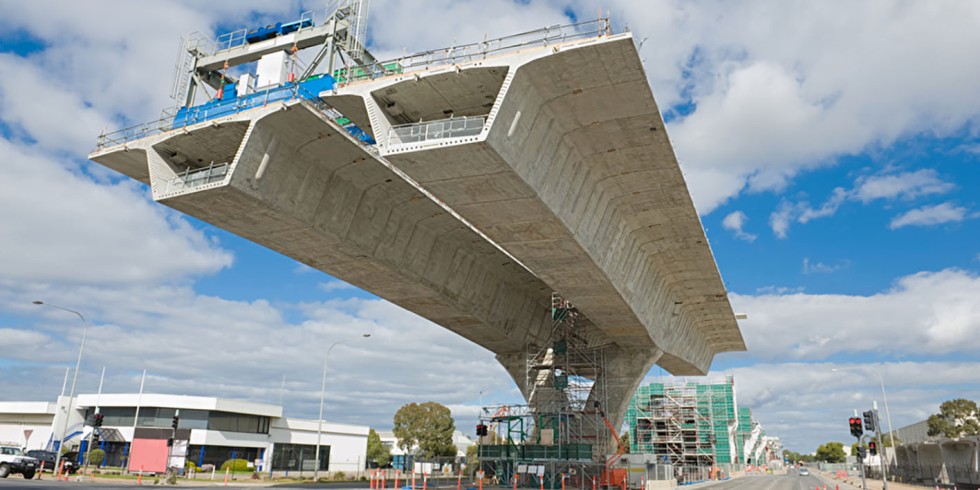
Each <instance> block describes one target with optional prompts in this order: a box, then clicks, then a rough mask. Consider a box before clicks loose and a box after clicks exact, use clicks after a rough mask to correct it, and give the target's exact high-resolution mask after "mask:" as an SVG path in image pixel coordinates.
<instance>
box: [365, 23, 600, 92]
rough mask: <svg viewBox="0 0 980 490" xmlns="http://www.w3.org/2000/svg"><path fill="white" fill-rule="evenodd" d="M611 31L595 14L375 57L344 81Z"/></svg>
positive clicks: (372, 77)
mask: <svg viewBox="0 0 980 490" xmlns="http://www.w3.org/2000/svg"><path fill="white" fill-rule="evenodd" d="M611 33H612V28H611V26H610V23H609V19H608V18H599V19H596V20H589V21H584V22H578V23H575V24H566V25H553V26H549V27H544V28H541V29H536V30H533V31H528V32H523V33H521V34H514V35H511V36H506V37H500V38H497V39H491V40H488V41H483V42H479V43H471V44H462V45H459V46H452V47H449V48H443V49H437V50H432V51H423V52H421V53H415V54H411V55H408V56H403V57H401V58H395V59H391V60H387V61H379V62H377V63H372V64H369V65H358V66H351V67H348V69H347V73H350V76H349V77H348V78H347V80H346V82H347V83H350V82H356V81H360V80H369V79H374V78H379V77H384V76H389V75H397V74H399V73H401V72H403V71H405V70H409V69H412V68H418V67H432V66H439V65H454V64H457V63H465V62H468V61H473V60H479V59H484V58H486V57H488V56H491V55H498V54H503V53H507V52H511V51H519V50H521V49H525V48H529V47H535V46H548V45H551V44H558V43H563V42H566V41H570V40H573V39H581V38H588V37H596V36H602V35H608V34H611Z"/></svg>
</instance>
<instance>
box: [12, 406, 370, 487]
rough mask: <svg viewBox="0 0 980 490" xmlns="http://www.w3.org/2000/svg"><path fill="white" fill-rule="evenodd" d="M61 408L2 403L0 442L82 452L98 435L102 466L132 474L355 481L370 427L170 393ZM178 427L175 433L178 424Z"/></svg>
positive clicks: (275, 407)
mask: <svg viewBox="0 0 980 490" xmlns="http://www.w3.org/2000/svg"><path fill="white" fill-rule="evenodd" d="M70 401H71V403H70V407H71V409H70V415H69V417H68V418H67V420H66V418H65V417H64V416H63V414H64V413H66V411H68V410H67V409H68V406H69V398H68V397H60V398H59V400H58V402H57V403H49V402H0V441H4V442H7V443H11V444H16V445H19V446H21V447H24V448H27V449H28V450H30V449H48V450H57V449H58V447H59V445H60V439H61V435H62V434H66V437H65V446H66V447H68V448H70V449H74V450H78V452H79V453H84V451H85V449H86V448H87V444H88V441H89V440H90V438H91V437H92V435H93V427H92V425H93V423H94V421H95V417H94V415H95V413H99V414H100V415H101V417H100V420H101V427H99V428H98V429H96V430H95V431H94V432H95V434H96V435H97V436H98V438H97V439H98V442H97V445H98V447H100V448H101V449H103V450H104V451H105V452H106V458H105V460H104V461H103V463H104V464H106V465H109V466H121V467H127V468H128V469H130V470H131V471H138V470H140V468H141V467H142V469H143V470H144V471H148V472H149V471H153V472H157V471H163V470H164V469H165V468H166V466H167V458H168V457H169V458H170V464H171V465H172V466H177V467H181V468H183V467H184V466H185V465H186V464H187V463H188V462H191V463H194V465H195V466H197V467H202V466H205V465H209V464H210V465H215V466H220V465H221V463H223V462H224V461H227V460H229V459H243V460H246V461H248V462H249V464H250V465H251V466H253V467H254V468H255V470H256V471H259V472H277V473H278V472H303V471H310V472H312V471H314V470H317V463H316V462H317V458H316V453H317V451H316V442H317V437H318V433H319V437H320V451H319V453H320V454H319V459H320V465H319V471H325V472H340V471H343V472H345V473H347V474H349V475H350V474H353V475H357V474H359V473H360V472H361V471H363V469H364V465H365V455H366V453H367V434H368V427H366V426H355V425H346V424H337V423H332V422H326V421H323V422H320V423H318V421H316V420H302V419H295V418H286V417H283V416H282V407H281V406H278V405H270V404H264V403H252V402H244V401H239V400H229V399H223V398H214V397H201V396H181V395H166V394H147V393H144V394H108V395H107V394H103V395H94V394H81V395H78V396H77V397H76V398H75V399H73V400H70ZM175 422H176V424H177V428H176V430H174V428H173V425H174V423H175Z"/></svg>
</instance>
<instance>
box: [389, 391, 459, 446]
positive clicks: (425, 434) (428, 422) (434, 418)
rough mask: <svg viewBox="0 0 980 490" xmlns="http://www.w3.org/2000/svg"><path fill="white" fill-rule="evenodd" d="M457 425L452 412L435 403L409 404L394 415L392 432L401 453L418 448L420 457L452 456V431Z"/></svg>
mask: <svg viewBox="0 0 980 490" xmlns="http://www.w3.org/2000/svg"><path fill="white" fill-rule="evenodd" d="M455 430H456V424H455V422H453V416H452V413H451V412H450V411H449V409H448V408H446V407H445V406H443V405H441V404H439V403H436V402H425V403H422V404H418V403H409V404H408V405H404V406H402V407H401V408H399V409H398V411H397V412H395V427H394V428H393V429H392V432H394V433H395V437H397V438H398V445H399V447H401V448H402V449H404V450H406V451H407V450H410V449H411V448H413V447H416V446H417V447H418V451H417V455H418V456H420V457H422V458H434V457H439V456H455V455H456V445H455V444H453V431H455Z"/></svg>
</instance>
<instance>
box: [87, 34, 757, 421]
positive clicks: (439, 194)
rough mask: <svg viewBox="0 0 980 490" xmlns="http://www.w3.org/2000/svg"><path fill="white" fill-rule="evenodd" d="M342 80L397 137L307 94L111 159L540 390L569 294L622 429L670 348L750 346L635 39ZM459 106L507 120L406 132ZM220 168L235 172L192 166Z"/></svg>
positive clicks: (352, 99)
mask: <svg viewBox="0 0 980 490" xmlns="http://www.w3.org/2000/svg"><path fill="white" fill-rule="evenodd" d="M321 97H322V98H323V99H324V100H325V101H327V102H328V103H332V104H334V107H335V108H336V109H339V110H340V111H341V112H342V113H344V114H345V115H347V116H348V117H349V118H351V119H352V120H353V121H354V122H355V123H357V124H358V125H359V126H361V127H362V128H364V129H366V130H368V131H369V132H371V133H372V134H373V135H374V137H375V138H376V139H377V140H378V144H377V145H375V146H372V147H366V146H365V145H363V144H361V143H360V142H358V141H357V140H355V139H354V138H352V137H351V136H350V135H349V134H347V132H345V131H344V130H343V129H341V128H340V127H339V126H338V125H337V124H336V123H334V122H333V121H332V120H331V119H330V117H328V116H327V115H325V114H324V113H323V112H322V111H321V110H320V109H319V108H317V107H316V106H315V105H314V104H312V103H310V102H307V101H301V100H292V101H288V102H278V103H275V104H270V105H269V106H267V107H262V108H256V109H251V110H247V111H243V112H241V113H239V114H236V115H232V116H226V117H223V118H219V119H215V120H213V121H208V122H204V123H199V124H196V125H193V126H188V127H186V128H179V129H174V130H171V131H167V132H164V133H162V134H158V135H154V136H149V137H145V138H142V139H139V140H137V141H132V142H129V143H127V144H124V145H119V146H115V147H111V148H105V149H101V150H99V151H97V152H95V153H93V154H92V155H91V157H90V158H92V159H93V160H95V161H97V162H99V163H101V164H103V165H105V166H107V167H109V168H112V169H114V170H117V171H119V172H122V173H124V174H126V175H129V176H130V177H132V178H134V179H137V180H140V181H142V182H145V183H148V184H149V185H150V186H151V188H152V192H153V197H154V199H155V200H157V201H159V202H161V203H162V204H165V205H167V206H170V207H172V208H174V209H177V210H179V211H181V212H184V213H186V214H189V215H191V216H194V217H196V218H198V219H201V220H203V221H206V222H208V223H211V224H213V225H215V226H218V227H220V228H223V229H225V230H228V231H230V232H232V233H235V234H238V235H240V236H242V237H244V238H246V239H249V240H251V241H254V242H256V243H259V244H261V245H263V246H266V247H268V248H270V249H273V250H276V251H278V252H280V253H282V254H284V255H287V256H290V257H292V258H294V259H296V260H298V261H300V262H302V263H304V264H307V265H309V266H311V267H314V268H316V269H318V270H321V271H324V272H326V273H328V274H330V275H332V276H334V277H337V278H339V279H341V280H344V281H347V282H349V283H351V284H353V285H355V286H357V287H360V288H362V289H365V290H367V291H371V292H372V293H374V294H376V295H378V296H380V297H382V298H384V299H386V300H388V301H391V302H392V303H395V304H397V305H399V306H401V307H403V308H405V309H407V310H409V311H412V312H415V313H417V314H419V315H421V316H423V317H425V318H427V319H429V320H431V321H433V322H435V323H437V324H439V325H441V326H443V327H445V328H447V329H450V330H452V331H454V332H456V333H458V334H459V335H461V336H463V337H465V338H467V339H469V340H471V341H473V342H476V343H477V344H479V345H481V346H483V347H485V348H487V349H489V350H491V351H493V352H494V353H496V354H497V358H498V360H499V361H500V362H501V363H502V364H503V365H504V367H505V368H506V369H507V371H508V373H510V374H511V376H512V377H513V378H514V380H515V382H517V384H518V386H520V388H521V390H522V392H523V393H524V394H525V396H528V395H529V393H530V392H531V391H532V389H533V388H534V387H533V386H527V382H526V380H527V379H528V375H527V369H528V368H527V352H528V351H529V350H530V349H537V348H541V347H542V346H547V345H549V344H548V343H549V342H550V341H551V339H550V337H551V327H552V320H551V318H550V313H549V307H550V295H551V293H552V292H553V291H556V292H558V293H559V294H561V295H562V296H563V297H564V298H566V299H568V300H570V301H571V302H572V303H573V304H574V305H575V306H576V307H577V308H578V309H579V310H580V311H581V312H582V313H583V314H584V316H585V318H584V319H583V321H582V322H581V324H580V327H579V328H580V332H579V334H580V335H581V336H582V337H583V338H585V339H587V342H588V345H589V346H590V347H592V348H596V349H601V351H602V353H603V357H604V359H605V369H604V370H603V371H602V372H600V373H597V374H596V375H595V377H596V379H597V382H596V387H601V389H602V390H605V391H604V393H593V395H592V396H593V397H594V398H596V399H605V400H606V404H607V406H606V412H607V413H608V415H609V418H610V421H611V422H612V423H613V424H614V426H616V425H618V424H620V423H621V421H622V417H623V415H624V413H625V410H626V405H627V403H628V401H629V399H630V396H631V395H632V393H633V391H634V390H635V388H636V386H637V385H638V384H639V383H640V382H641V381H642V379H643V377H644V376H645V375H646V374H647V372H648V371H649V369H650V367H651V366H652V365H653V363H655V362H656V363H658V364H660V365H661V366H662V367H663V368H664V369H666V370H667V371H669V372H671V373H672V374H677V375H696V374H704V373H706V372H707V370H708V369H709V367H710V364H711V361H712V359H713V357H714V355H715V354H717V353H719V352H727V351H738V350H744V349H745V345H744V343H743V341H742V337H741V334H740V332H739V329H738V325H737V324H736V321H735V318H734V315H733V314H732V311H731V306H730V305H729V303H728V299H727V295H726V292H725V289H724V286H723V285H722V282H721V279H720V277H719V274H718V270H717V268H716V266H715V263H714V259H713V256H712V254H711V250H710V248H709V246H708V244H707V240H706V239H705V235H704V232H703V230H702V228H701V223H700V220H699V218H698V216H697V213H696V211H695V209H694V206H693V204H692V202H691V198H690V195H689V193H688V190H687V187H686V184H685V182H684V178H683V175H682V174H681V171H680V168H679V166H678V163H677V160H676V158H675V156H674V153H673V150H672V148H671V146H670V141H669V139H668V137H667V133H666V131H665V128H664V124H663V121H662V120H661V117H660V114H659V111H658V109H657V106H656V103H655V102H654V99H653V95H652V93H651V91H650V87H649V85H648V83H647V81H646V75H645V73H644V72H643V67H642V64H641V62H640V59H639V56H638V54H637V52H636V48H635V45H634V43H633V39H632V37H631V36H630V35H628V34H626V35H617V36H611V37H600V38H592V39H589V40H586V41H585V42H576V43H569V44H567V45H556V46H547V47H540V48H533V49H526V50H521V51H517V52H515V53H511V54H505V55H501V56H498V57H495V58H493V59H487V60H479V61H475V62H469V63H468V64H467V65H460V66H453V67H441V68H438V69H433V70H424V71H422V72H417V73H406V74H402V75H399V76H394V77H389V78H386V79H379V80H369V81H365V82H360V83H353V84H350V85H347V86H340V87H338V88H336V89H335V90H333V91H330V92H326V93H324V94H321ZM459 116H477V117H485V118H486V124H485V126H484V127H483V129H482V131H480V133H479V135H473V134H471V135H467V136H466V137H453V136H452V135H450V134H447V135H443V136H440V137H437V138H434V139H427V140H424V141H420V142H419V141H416V142H414V143H412V144H403V143H401V142H400V141H397V140H396V139H390V138H391V137H392V134H391V132H390V128H391V127H392V126H395V125H401V124H405V123H415V122H417V121H418V120H419V119H421V120H422V122H423V123H425V122H428V121H431V120H433V119H441V118H448V117H459ZM206 168H218V169H220V170H221V172H223V173H217V174H216V176H215V177H213V178H209V179H208V180H207V181H202V180H196V181H195V183H194V184H193V185H192V184H190V181H191V180H192V179H191V178H190V177H189V176H190V175H191V174H193V175H196V176H198V177H200V176H201V175H204V174H202V173H200V172H201V170H202V169H206ZM195 172H198V173H196V174H195ZM209 172H210V170H209ZM598 389H600V388H597V390H598Z"/></svg>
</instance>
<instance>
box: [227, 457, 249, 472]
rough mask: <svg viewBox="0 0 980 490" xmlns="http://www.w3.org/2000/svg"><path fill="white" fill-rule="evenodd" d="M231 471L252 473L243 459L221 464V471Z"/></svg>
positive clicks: (230, 460)
mask: <svg viewBox="0 0 980 490" xmlns="http://www.w3.org/2000/svg"><path fill="white" fill-rule="evenodd" d="M227 469H231V471H252V469H251V468H249V467H248V461H246V460H244V459H229V460H228V461H225V462H224V463H221V471H225V470H227Z"/></svg>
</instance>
